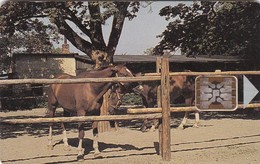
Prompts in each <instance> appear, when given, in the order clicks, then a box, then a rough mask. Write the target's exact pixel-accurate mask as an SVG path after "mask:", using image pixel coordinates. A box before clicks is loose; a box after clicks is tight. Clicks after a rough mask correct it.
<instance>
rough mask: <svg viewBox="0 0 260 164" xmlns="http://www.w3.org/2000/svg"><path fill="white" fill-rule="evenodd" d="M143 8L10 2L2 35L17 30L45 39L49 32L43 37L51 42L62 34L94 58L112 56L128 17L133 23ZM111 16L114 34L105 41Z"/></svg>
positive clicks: (4, 11) (0, 27)
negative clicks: (95, 53) (97, 54)
mask: <svg viewBox="0 0 260 164" xmlns="http://www.w3.org/2000/svg"><path fill="white" fill-rule="evenodd" d="M139 6H140V2H118V1H115V2H112V1H107V2H105V1H96V2H94V1H92V2H83V1H77V2H75V1H69V2H54V1H51V2H22V1H19V2H16V1H8V2H6V3H5V4H3V5H2V6H1V7H0V15H1V16H0V22H1V24H0V33H1V34H5V35H9V36H12V35H13V34H15V32H17V31H18V32H21V33H22V32H35V33H37V34H39V35H42V36H46V35H45V34H47V33H48V34H49V37H46V38H43V37H42V38H41V39H42V40H46V41H48V40H50V39H56V36H57V32H58V33H59V34H62V35H64V36H65V37H66V38H67V39H68V40H69V41H70V42H71V43H72V44H73V45H74V46H75V47H76V48H78V49H79V50H81V51H82V52H85V53H86V54H87V55H89V57H92V56H91V53H92V50H102V51H106V52H107V53H108V55H109V56H110V57H111V56H113V55H114V52H115V49H116V47H117V44H118V41H119V38H120V35H121V31H122V28H123V25H124V20H125V18H129V20H132V19H133V18H134V17H136V13H137V12H138V11H139ZM111 17H112V18H113V23H112V27H111V33H110V37H109V40H108V42H105V41H104V37H103V31H102V26H103V25H105V23H106V21H107V19H108V18H111ZM75 27H76V28H75ZM79 31H80V32H79ZM106 43H107V44H106Z"/></svg>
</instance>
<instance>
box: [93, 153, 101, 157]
mask: <svg viewBox="0 0 260 164" xmlns="http://www.w3.org/2000/svg"><path fill="white" fill-rule="evenodd" d="M94 158H102V156H101V153H100V152H99V153H94Z"/></svg>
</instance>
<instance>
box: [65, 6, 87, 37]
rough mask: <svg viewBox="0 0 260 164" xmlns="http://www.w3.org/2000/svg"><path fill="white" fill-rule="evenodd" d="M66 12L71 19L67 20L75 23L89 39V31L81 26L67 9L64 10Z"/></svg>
mask: <svg viewBox="0 0 260 164" xmlns="http://www.w3.org/2000/svg"><path fill="white" fill-rule="evenodd" d="M66 12H67V14H69V16H70V17H71V18H69V17H67V19H68V20H70V21H72V22H73V23H75V24H76V25H77V26H78V27H79V29H80V30H81V31H82V32H83V33H84V34H86V35H87V36H88V37H90V31H89V30H88V29H87V28H86V26H84V25H83V24H82V22H81V21H80V20H79V19H78V17H77V16H76V15H75V14H74V13H73V12H72V11H71V10H70V9H69V8H66Z"/></svg>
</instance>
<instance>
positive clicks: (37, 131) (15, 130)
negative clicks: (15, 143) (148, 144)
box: [0, 108, 260, 139]
mask: <svg viewBox="0 0 260 164" xmlns="http://www.w3.org/2000/svg"><path fill="white" fill-rule="evenodd" d="M58 116H59V115H58ZM183 116H184V112H179V113H172V120H171V128H177V127H178V125H179V124H180V123H181V120H182V118H183ZM29 118H40V116H26V115H21V116H8V117H0V121H1V120H3V119H29ZM225 118H229V119H250V120H259V119H260V108H255V109H238V110H236V111H234V112H201V113H200V119H201V120H210V119H225ZM189 119H191V120H194V115H193V114H191V116H190V118H189ZM142 124H143V120H130V121H129V120H127V121H120V122H119V125H120V127H127V128H130V129H131V130H140V128H141V126H142ZM67 127H69V128H68V130H70V131H72V130H74V131H75V132H77V123H69V124H68V126H67ZM149 127H151V121H150V122H149V123H148V128H149ZM90 129H91V123H90V122H87V123H86V126H85V130H90ZM61 133H62V132H61V127H60V124H59V123H54V124H53V134H54V135H58V134H61ZM48 134H49V126H48V123H43V124H15V125H12V124H6V123H1V125H0V138H1V139H7V138H17V137H19V136H23V135H29V136H35V137H44V136H48Z"/></svg>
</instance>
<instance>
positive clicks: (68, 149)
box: [63, 145, 71, 151]
mask: <svg viewBox="0 0 260 164" xmlns="http://www.w3.org/2000/svg"><path fill="white" fill-rule="evenodd" d="M63 149H64V150H65V151H70V150H71V147H70V146H69V145H68V146H67V145H66V146H64V148H63Z"/></svg>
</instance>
